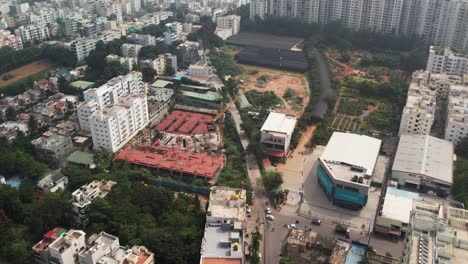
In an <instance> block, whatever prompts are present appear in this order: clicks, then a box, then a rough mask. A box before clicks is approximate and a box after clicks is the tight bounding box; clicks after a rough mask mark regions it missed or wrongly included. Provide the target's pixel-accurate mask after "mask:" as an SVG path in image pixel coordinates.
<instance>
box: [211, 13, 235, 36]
mask: <svg viewBox="0 0 468 264" xmlns="http://www.w3.org/2000/svg"><path fill="white" fill-rule="evenodd" d="M240 21H241V17H240V16H236V15H229V16H223V17H218V18H217V19H216V24H217V26H218V27H221V28H229V29H232V34H233V35H237V34H239V30H240Z"/></svg>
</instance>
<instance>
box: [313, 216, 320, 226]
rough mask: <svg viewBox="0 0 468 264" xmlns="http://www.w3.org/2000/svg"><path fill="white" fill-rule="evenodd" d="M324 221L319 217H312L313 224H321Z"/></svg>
mask: <svg viewBox="0 0 468 264" xmlns="http://www.w3.org/2000/svg"><path fill="white" fill-rule="evenodd" d="M321 223H322V220H320V219H318V218H314V219H312V224H314V225H318V226H319V225H320V224H321Z"/></svg>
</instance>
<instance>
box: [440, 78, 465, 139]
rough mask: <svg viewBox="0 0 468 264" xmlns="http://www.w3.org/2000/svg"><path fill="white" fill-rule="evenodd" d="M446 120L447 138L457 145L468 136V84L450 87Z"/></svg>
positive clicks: (445, 136)
mask: <svg viewBox="0 0 468 264" xmlns="http://www.w3.org/2000/svg"><path fill="white" fill-rule="evenodd" d="M445 120H446V123H445V135H444V138H445V140H448V141H450V142H452V143H453V144H454V145H457V144H458V143H460V142H461V141H462V140H463V139H464V138H466V137H468V86H465V85H452V86H451V87H450V92H449V95H448V103H447V115H446V119H445Z"/></svg>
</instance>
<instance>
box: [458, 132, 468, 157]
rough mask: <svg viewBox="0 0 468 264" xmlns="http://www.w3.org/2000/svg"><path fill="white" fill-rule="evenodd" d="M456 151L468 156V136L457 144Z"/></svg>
mask: <svg viewBox="0 0 468 264" xmlns="http://www.w3.org/2000/svg"><path fill="white" fill-rule="evenodd" d="M455 153H457V155H460V156H462V157H465V158H468V137H465V138H463V139H462V140H461V141H460V142H459V143H458V144H457V146H456V148H455Z"/></svg>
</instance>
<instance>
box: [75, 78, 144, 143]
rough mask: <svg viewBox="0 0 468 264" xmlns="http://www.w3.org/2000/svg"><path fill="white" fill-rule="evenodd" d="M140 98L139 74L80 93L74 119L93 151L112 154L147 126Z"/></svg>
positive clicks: (116, 79)
mask: <svg viewBox="0 0 468 264" xmlns="http://www.w3.org/2000/svg"><path fill="white" fill-rule="evenodd" d="M144 94H145V86H144V84H143V81H142V75H141V73H140V72H131V73H129V74H127V75H125V76H119V77H115V78H113V79H111V80H110V81H108V82H107V83H106V84H104V85H102V86H101V87H99V88H97V89H89V90H87V91H85V92H84V99H85V102H84V103H82V104H81V105H79V106H78V119H79V121H80V127H81V129H82V130H86V131H90V132H91V135H92V138H93V143H94V149H96V150H106V151H111V152H116V151H117V150H119V149H120V148H121V147H123V146H124V145H125V144H126V143H127V142H128V141H129V140H130V139H132V138H133V137H134V136H135V135H136V134H137V133H138V132H139V131H140V130H141V129H143V128H144V127H145V126H146V125H147V124H148V122H149V115H148V104H147V98H146V96H145V95H144Z"/></svg>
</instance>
